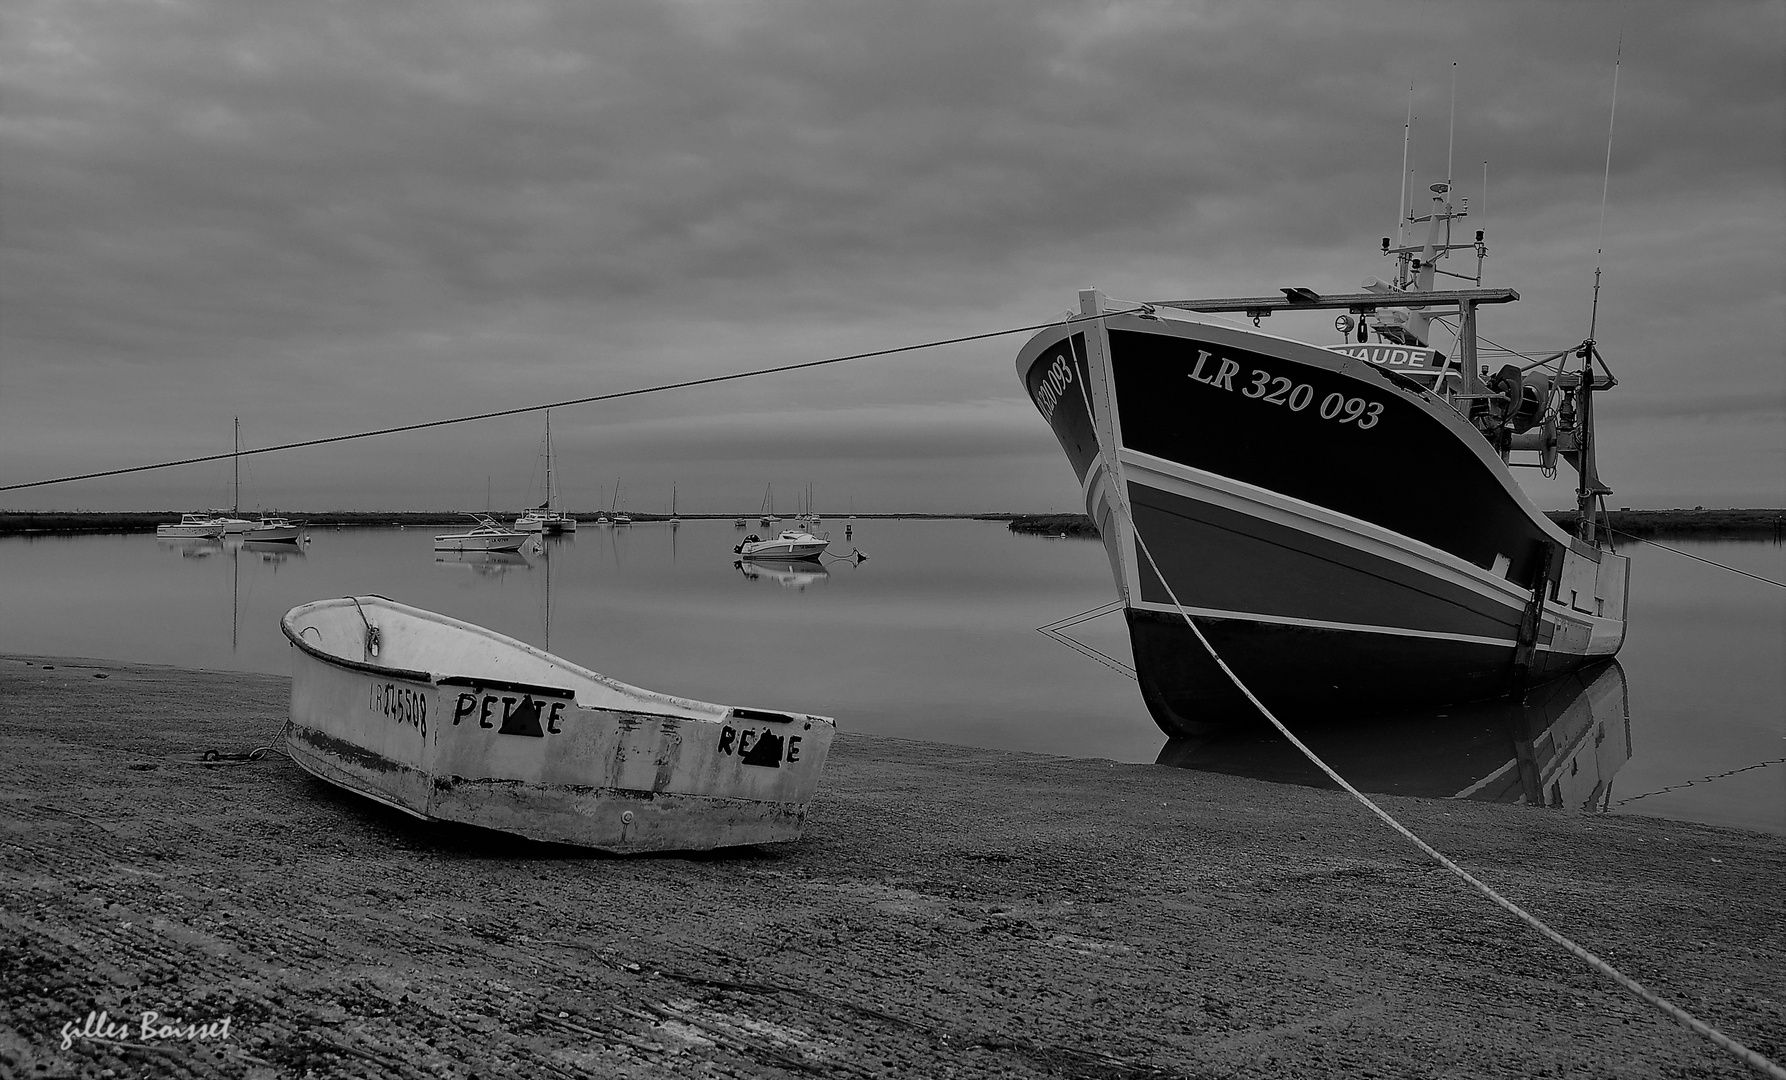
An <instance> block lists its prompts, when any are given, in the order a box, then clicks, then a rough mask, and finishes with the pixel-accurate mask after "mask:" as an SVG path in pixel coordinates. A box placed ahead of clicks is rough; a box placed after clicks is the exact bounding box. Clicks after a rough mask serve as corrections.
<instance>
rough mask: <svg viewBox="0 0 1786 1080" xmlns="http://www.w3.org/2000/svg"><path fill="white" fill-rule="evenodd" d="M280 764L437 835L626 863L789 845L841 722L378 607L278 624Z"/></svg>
mask: <svg viewBox="0 0 1786 1080" xmlns="http://www.w3.org/2000/svg"><path fill="white" fill-rule="evenodd" d="M280 629H281V630H282V631H283V632H284V633H285V636H286V637H287V638H288V639H289V640H290V641H291V643H292V645H293V646H295V651H294V653H293V656H294V660H293V671H292V692H291V723H290V725H289V726H288V727H287V728H286V735H285V745H286V752H287V753H288V754H289V755H290V756H291V759H292V760H293V761H294V762H296V763H297V764H298V766H299V767H300V768H302V769H304V770H305V771H306V772H309V773H311V774H312V775H314V776H317V777H319V778H321V779H323V780H326V781H328V782H329V783H331V784H334V785H336V786H337V787H341V788H343V789H345V790H348V791H351V792H354V793H356V794H360V795H364V796H366V797H367V798H369V799H373V800H375V801H377V802H380V803H383V804H385V805H386V806H391V807H394V808H396V809H398V810H401V811H403V812H405V813H407V814H411V815H414V816H416V817H419V818H424V819H427V820H433V821H449V822H457V823H461V824H466V825H476V826H480V827H483V828H489V829H498V830H501V831H504V832H509V833H515V834H518V835H520V836H525V837H528V838H530V839H534V840H543V841H550V842H554V843H566V844H577V845H581V846H585V847H592V848H598V849H601V850H604V851H611V852H619V853H632V852H644V851H666V850H705V849H710V848H716V847H728V846H734V845H740V844H764V843H774V842H777V841H785V840H793V839H796V838H798V837H799V835H800V832H801V829H802V828H803V826H804V825H805V821H806V812H807V807H808V805H809V804H810V802H811V800H812V796H813V792H814V790H815V789H816V788H817V786H818V780H819V775H820V773H821V772H822V771H823V770H824V767H825V759H826V756H827V754H828V752H829V750H830V746H831V738H832V735H833V734H834V733H835V731H836V724H835V722H834V721H832V720H831V719H830V718H829V717H824V716H812V715H807V714H803V713H790V712H779V711H775V710H769V709H746V708H737V707H733V706H727V705H716V704H710V703H707V702H702V701H693V700H690V699H687V698H681V697H674V696H671V695H669V694H662V693H657V692H655V691H651V690H643V689H640V688H639V687H636V686H629V685H627V684H625V683H622V682H618V681H616V680H614V679H611V678H608V677H607V676H605V675H600V674H597V673H596V672H594V671H591V670H589V669H587V668H583V667H579V666H578V665H576V664H573V663H571V662H569V661H567V660H564V659H561V658H560V657H557V656H554V655H552V654H551V653H547V652H544V651H542V650H540V649H536V648H534V647H533V646H531V645H528V644H526V643H525V642H521V641H517V640H515V639H514V638H510V637H506V636H504V635H502V634H498V633H495V632H494V631H491V630H488V629H485V628H484V627H481V626H475V625H473V624H471V623H465V622H460V621H459V620H457V619H452V618H449V617H447V616H445V615H439V614H436V613H434V612H431V611H423V610H421V609H419V608H413V607H409V606H407V605H405V604H400V603H397V602H395V601H393V600H389V599H387V598H385V597H379V596H358V597H346V598H342V599H330V600H318V601H316V602H314V603H309V604H304V605H302V606H299V607H296V608H293V609H292V610H290V611H288V612H286V614H285V618H284V619H282V620H281V621H280Z"/></svg>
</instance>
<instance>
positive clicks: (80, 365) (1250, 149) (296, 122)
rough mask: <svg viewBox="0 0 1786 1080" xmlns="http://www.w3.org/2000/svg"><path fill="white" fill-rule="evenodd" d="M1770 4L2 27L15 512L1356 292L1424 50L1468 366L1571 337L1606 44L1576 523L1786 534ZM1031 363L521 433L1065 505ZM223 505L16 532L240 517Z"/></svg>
mask: <svg viewBox="0 0 1786 1080" xmlns="http://www.w3.org/2000/svg"><path fill="white" fill-rule="evenodd" d="M1783 12H1786V4H1782V3H1779V2H1753V3H1750V2H1742V3H1738V2H1720V0H1711V2H1700V3H1690V4H1683V3H1674V2H1667V3H1642V2H1630V3H1626V2H1622V0H1615V2H1609V3H1587V2H1572V3H1554V2H1549V0H1545V2H1538V3H1482V2H1468V3H1463V2H1460V3H1417V4H1416V3H1406V4H1393V3H1360V2H1344V3H1333V2H1319V3H1306V4H1293V3H1246V4H1239V3H1236V4H1202V3H1188V2H1187V3H1134V4H1123V3H1100V4H1072V3H1047V2H1038V0H1012V2H1004V0H986V2H976V0H965V2H964V0H946V2H926V0H898V2H892V3H889V2H886V0H875V2H867V0H865V2H850V0H815V2H811V3H801V2H788V3H782V2H752V0H712V2H704V3H697V2H671V0H653V2H639V3H626V2H604V3H587V2H584V0H567V2H564V3H526V2H514V0H505V2H501V3H490V2H488V0H474V2H465V3H455V2H452V0H408V2H405V0H386V2H380V3H352V2H323V0H258V2H257V0H215V2H206V0H192V2H187V0H161V2H121V0H90V2H82V0H9V2H8V3H7V4H5V5H4V6H0V226H3V229H4V232H3V235H0V239H3V244H0V346H3V350H4V351H3V355H0V484H5V483H20V482H25V481H30V480H37V479H44V478H49V477H55V476H62V475H68V474H73V473H81V472H88V471H94V470H100V469H106V468H111V467H118V466H126V465H134V464H141V463H148V462H154V461H160V460H167V459H172V458H180V457H186V456H193V455H200V454H206V453H222V452H227V451H228V450H229V449H230V446H231V438H232V421H233V418H235V417H240V418H241V429H242V438H243V441H244V443H245V444H246V445H247V446H249V447H254V446H268V445H272V444H275V443H280V442H286V441H294V440H299V439H304V438H313V437H322V436H328V435H337V434H344V433H348V432H353V431H358V430H364V429H369V428H376V427H383V426H390V425H396V424H403V423H411V422H420V421H425V420H430V419H436V418H442V417H449V416H455V415H461V414H466V413H473V412H481V411H488V410H494V409H501V408H511V407H517V406H524V405H529V404H533V403H538V402H547V401H554V400H563V399H568V398H575V397H581V396H586V395H593V394H600V393H605V392H610V391H616V390H624V389H630V388H633V387H639V386H647V385H651V384H654V383H659V382H667V381H675V380H681V379H689V378H698V377H701V376H706V375H713V374H720V373H724V372H729V371H736V370H742V369H746V368H751V367H758V366H767V365H773V364H782V363H793V362H799V361H805V360H815V359H821V358H824V357H827V356H833V355H839V354H845V353H856V352H862V351H865V350H871V349H877V348H887V347H893V346H898V345H904V344H909V343H914V342H920V341H926V340H932V339H937V338H945V337H950V336H954V335H964V334H972V333H978V332H984V331H990V330H998V329H1002V328H1006V327H1014V326H1022V325H1027V324H1033V323H1037V322H1043V321H1046V320H1048V319H1050V318H1051V317H1054V316H1056V315H1058V314H1060V313H1061V312H1063V311H1064V310H1065V309H1067V308H1069V307H1072V306H1074V305H1075V303H1076V294H1077V290H1078V289H1080V288H1084V287H1091V286H1096V287H1099V288H1103V289H1105V290H1106V291H1107V292H1109V293H1111V294H1112V295H1113V296H1116V297H1118V298H1125V299H1143V298H1149V299H1157V298H1170V297H1185V296H1195V295H1206V296H1232V295H1255V294H1259V293H1269V292H1273V291H1275V290H1276V289H1277V288H1278V287H1279V286H1284V285H1300V286H1306V287H1311V288H1315V289H1319V290H1328V291H1331V290H1351V289H1354V288H1356V287H1357V285H1358V283H1359V282H1360V281H1361V280H1362V279H1363V278H1365V277H1368V276H1371V275H1383V276H1388V275H1387V267H1386V260H1383V259H1382V258H1381V257H1380V256H1378V255H1377V254H1376V250H1375V249H1376V246H1377V244H1378V241H1379V239H1380V237H1382V236H1383V235H1385V234H1387V233H1388V232H1389V231H1390V229H1391V227H1392V223H1393V219H1394V215H1395V208H1396V202H1397V199H1398V196H1399V192H1400V180H1399V174H1400V166H1401V158H1402V122H1403V118H1404V110H1405V109H1406V107H1407V101H1408V87H1409V85H1410V84H1412V85H1413V86H1414V95H1413V100H1414V109H1415V111H1416V113H1417V114H1418V115H1417V119H1416V121H1415V125H1414V145H1413V167H1414V172H1415V181H1416V183H1418V184H1419V185H1420V186H1421V187H1422V188H1424V186H1425V185H1426V184H1428V183H1431V182H1434V181H1437V180H1442V179H1444V173H1445V169H1446V160H1447V114H1448V110H1449V108H1450V96H1451V82H1452V64H1453V62H1454V61H1455V62H1456V63H1457V65H1458V67H1457V97H1456V115H1457V120H1456V146H1455V152H1454V153H1453V155H1452V158H1453V160H1454V162H1455V166H1454V172H1455V175H1456V179H1457V185H1458V188H1459V190H1460V191H1461V192H1462V193H1463V194H1467V195H1469V196H1470V197H1471V202H1472V211H1473V212H1474V211H1481V213H1479V214H1478V213H1473V215H1472V216H1473V217H1474V218H1475V219H1476V220H1474V221H1473V222H1471V224H1473V225H1475V226H1476V227H1481V228H1484V229H1486V231H1487V233H1488V245H1489V252H1490V254H1489V261H1488V264H1487V274H1488V280H1487V282H1486V283H1487V284H1489V285H1495V286H1512V287H1514V288H1517V289H1518V290H1519V291H1520V292H1521V294H1522V295H1523V296H1524V297H1525V299H1524V300H1523V301H1522V302H1521V303H1519V304H1516V305H1512V306H1511V307H1510V308H1502V309H1495V310H1492V311H1489V312H1487V313H1486V314H1485V318H1484V326H1483V330H1484V333H1485V334H1487V335H1488V336H1489V337H1490V338H1492V339H1494V340H1496V341H1498V342H1501V343H1503V344H1507V345H1512V346H1515V347H1520V348H1525V349H1539V348H1546V347H1550V348H1562V347H1565V346H1567V345H1570V344H1573V343H1575V342H1577V341H1579V340H1580V339H1581V338H1583V337H1584V336H1586V334H1587V332H1588V315H1589V307H1588V305H1589V301H1590V299H1591V294H1592V284H1593V270H1594V267H1595V265H1596V261H1597V257H1596V251H1595V245H1596V238H1597V237H1599V236H1600V235H1601V234H1600V232H1599V226H1600V221H1601V192H1602V180H1603V170H1604V167H1605V163H1606V150H1607V126H1608V113H1609V109H1610V108H1611V105H1612V83H1613V60H1614V54H1615V49H1617V47H1618V43H1619V40H1620V35H1621V31H1622V34H1623V63H1622V67H1621V68H1620V74H1619V97H1618V106H1617V121H1616V127H1615V129H1614V133H1613V142H1612V172H1611V182H1610V189H1609V190H1610V199H1609V201H1608V203H1607V206H1606V211H1605V230H1604V256H1603V259H1602V260H1600V261H1603V264H1604V267H1605V274H1604V280H1603V292H1602V298H1601V307H1600V316H1599V333H1598V339H1599V341H1600V343H1601V347H1602V350H1603V352H1604V354H1605V356H1606V358H1607V360H1608V361H1609V362H1610V363H1611V365H1612V367H1613V370H1614V371H1615V372H1616V373H1617V374H1618V376H1619V377H1620V379H1621V380H1622V383H1623V385H1622V386H1620V387H1619V388H1618V389H1617V390H1616V391H1615V392H1613V393H1612V394H1610V395H1608V396H1607V397H1606V398H1605V399H1603V404H1602V409H1603V411H1602V414H1601V433H1602V447H1601V469H1602V472H1603V473H1604V474H1605V478H1606V480H1607V482H1608V483H1610V484H1611V486H1612V487H1613V488H1614V489H1615V492H1616V493H1615V495H1614V496H1613V500H1612V501H1613V503H1614V504H1615V505H1629V506H1656V507H1671V506H1694V505H1707V506H1763V505H1764V506H1781V505H1786V491H1783V487H1786V359H1783V354H1782V342H1783V341H1786V181H1783V163H1782V147H1783V145H1786V76H1783V66H1782V65H1783V61H1782V57H1783V56H1786V40H1783V21H1786V19H1783V14H1782V13H1783ZM1484 160H1486V161H1487V162H1488V184H1487V191H1486V202H1485V203H1484V200H1483V191H1482V163H1483V161H1484ZM1457 268H1458V269H1462V267H1457ZM1279 322H1280V323H1282V322H1283V320H1279ZM1325 323H1326V319H1323V320H1322V323H1321V325H1325ZM1290 328H1291V327H1290V326H1288V325H1279V326H1277V327H1274V329H1278V330H1288V329H1290ZM1311 329H1318V327H1311ZM1329 335H1330V332H1329ZM1023 340H1024V337H1023V336H1021V335H1020V336H1015V337H1006V338H999V339H995V340H992V341H989V342H980V343H975V344H972V345H966V346H958V347H950V348H943V349H938V350H934V351H929V352H922V353H914V354H906V355H903V356H898V357H889V358H883V359H875V360H866V361H861V362H856V363H850V364H844V365H838V366H834V367H829V368H824V369H821V370H820V371H819V372H816V373H810V374H804V375H786V376H774V377H767V378H762V379H756V380H749V381H746V382H741V383H730V384H724V385H720V386H716V387H707V388H701V389H694V390H686V391H677V392H672V393H667V394H663V395H657V396H651V397H644V398H635V399H630V400H626V401H622V402H615V403H607V404H595V405H587V406H580V407H575V408H569V409H564V410H559V411H556V412H554V414H553V420H552V429H553V435H554V440H555V442H556V444H557V449H558V457H559V462H560V469H561V476H560V489H561V492H562V495H563V502H565V503H567V504H568V505H570V506H571V507H572V508H576V509H590V508H593V507H595V506H596V505H597V504H598V502H601V501H606V500H609V499H611V498H612V495H613V486H614V483H615V481H616V478H618V479H619V480H620V481H621V483H622V484H623V487H622V490H621V498H622V501H623V502H624V503H625V504H626V505H627V506H628V507H629V508H631V509H634V510H646V511H656V510H661V509H663V508H664V507H665V506H666V505H667V503H668V501H669V494H670V488H671V485H672V483H674V484H675V485H676V487H677V491H678V504H679V508H680V509H681V510H683V511H696V512H699V511H733V510H753V509H755V508H756V507H757V505H758V504H759V503H760V501H761V499H762V496H763V491H764V487H765V485H768V484H771V483H773V484H774V485H775V488H776V491H777V493H778V496H779V497H778V508H780V509H782V510H788V509H791V508H792V496H793V494H794V492H795V491H796V490H803V489H804V488H805V486H806V485H807V484H809V483H810V484H811V485H813V489H814V491H815V494H816V498H817V505H818V509H820V510H821V511H826V512H829V513H833V514H837V513H842V512H844V511H846V510H847V509H848V508H849V506H850V505H852V504H853V506H854V508H855V509H856V510H858V511H864V512H879V511H894V510H914V511H941V512H947V511H982V510H1017V511H1040V510H1048V509H1050V508H1054V509H1060V510H1067V509H1078V506H1077V493H1076V485H1075V484H1074V482H1073V479H1072V473H1071V470H1070V469H1069V468H1068V466H1067V463H1066V460H1065V458H1064V457H1063V456H1062V454H1061V453H1060V451H1059V449H1058V448H1057V447H1056V445H1055V444H1054V441H1053V439H1052V437H1051V436H1050V434H1049V433H1048V430H1047V427H1046V425H1045V424H1044V423H1043V422H1042V420H1041V419H1040V418H1039V417H1038V416H1037V414H1036V412H1035V410H1034V408H1033V406H1032V405H1031V404H1030V403H1029V402H1028V400H1027V399H1026V398H1025V397H1024V395H1023V393H1022V391H1021V389H1020V388H1019V386H1018V383H1017V380H1016V376H1015V371H1014V367H1013V362H1012V361H1013V357H1014V355H1015V352H1016V350H1017V348H1018V347H1019V346H1020V345H1021V344H1022V341H1023ZM1322 340H1325V338H1322ZM543 427H544V419H543V416H542V415H541V414H530V415H525V416H519V417H513V418H507V419H499V420H490V421H482V422H478V423H475V424H470V425H465V426H455V427H447V428H442V429H437V430H434V431H430V432H424V433H417V434H408V435H399V436H392V437H387V438H380V439H375V440H371V441H366V442H356V443H347V444H342V445H338V446H334V447H328V448H319V449H307V450H299V451H293V452H289V453H284V454H277V455H267V456H263V457H256V458H251V459H247V460H246V461H245V463H244V468H243V477H244V481H243V491H242V504H243V506H244V507H255V506H263V507H264V506H277V507H285V508H292V509H302V510H312V511H320V510H326V509H354V508H361V509H373V508H385V509H454V508H461V509H481V508H483V507H484V505H485V503H486V499H487V498H489V499H491V500H492V501H493V502H494V504H495V505H496V506H497V507H515V506H520V505H522V504H524V503H526V502H528V501H530V500H531V499H535V498H537V497H538V493H539V484H540V476H539V468H538V450H539V446H540V441H541V434H542V431H543ZM1385 476H1386V480H1392V478H1393V463H1392V462H1386V463H1385ZM229 477H230V471H229V468H228V466H227V465H226V464H224V465H200V466H190V467H185V468H180V469H174V470H168V471H163V472H153V473H143V474H137V475H134V476H126V477H120V478H113V479H106V480H96V481H84V482H80V483H72V484H65V485H58V486H54V487H47V488H36V489H29V490H21V491H8V492H0V507H10V508H45V509H49V508H64V509H74V508H85V509H179V508H191V507H197V506H208V505H227V504H228V502H229V500H230V491H229ZM1533 490H1535V491H1537V492H1538V493H1539V496H1540V498H1541V501H1543V502H1545V504H1546V505H1561V504H1563V503H1564V502H1566V501H1567V495H1566V491H1565V489H1564V488H1562V487H1560V486H1556V485H1553V486H1550V487H1547V488H1542V489H1540V488H1536V487H1534V489H1533Z"/></svg>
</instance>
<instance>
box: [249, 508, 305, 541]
mask: <svg viewBox="0 0 1786 1080" xmlns="http://www.w3.org/2000/svg"><path fill="white" fill-rule="evenodd" d="M303 538H304V523H303V522H301V521H300V522H297V523H295V524H294V523H293V522H290V521H287V520H286V519H285V518H282V517H279V516H277V515H271V514H262V515H261V517H260V520H259V521H257V522H255V523H254V525H253V526H252V527H251V528H249V529H248V530H246V531H245V532H243V533H242V539H243V540H244V541H249V542H258V543H263V544H295V543H298V542H299V541H301V540H302V539H303Z"/></svg>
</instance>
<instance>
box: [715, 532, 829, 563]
mask: <svg viewBox="0 0 1786 1080" xmlns="http://www.w3.org/2000/svg"><path fill="white" fill-rule="evenodd" d="M830 545H831V540H830V538H829V537H824V536H814V535H813V534H811V533H809V532H804V531H794V530H787V531H784V532H783V533H782V534H781V535H780V536H777V537H776V538H775V539H773V540H764V539H763V538H762V537H760V536H758V535H757V534H756V533H751V534H750V535H748V536H746V537H745V538H744V539H743V540H742V541H740V542H739V543H738V545H737V546H736V547H734V548H732V551H733V553H734V554H737V555H740V556H742V557H744V558H745V559H756V560H763V559H817V558H818V557H819V556H820V555H822V554H824V551H825V549H826V548H827V547H829V546H830Z"/></svg>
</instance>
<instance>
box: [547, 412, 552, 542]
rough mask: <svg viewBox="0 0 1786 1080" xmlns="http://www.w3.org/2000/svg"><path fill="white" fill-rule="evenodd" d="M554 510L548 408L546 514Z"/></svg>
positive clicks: (549, 415) (549, 413)
mask: <svg viewBox="0 0 1786 1080" xmlns="http://www.w3.org/2000/svg"><path fill="white" fill-rule="evenodd" d="M551 512H552V410H551V409H547V410H546V514H547V516H548V517H549V516H551Z"/></svg>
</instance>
